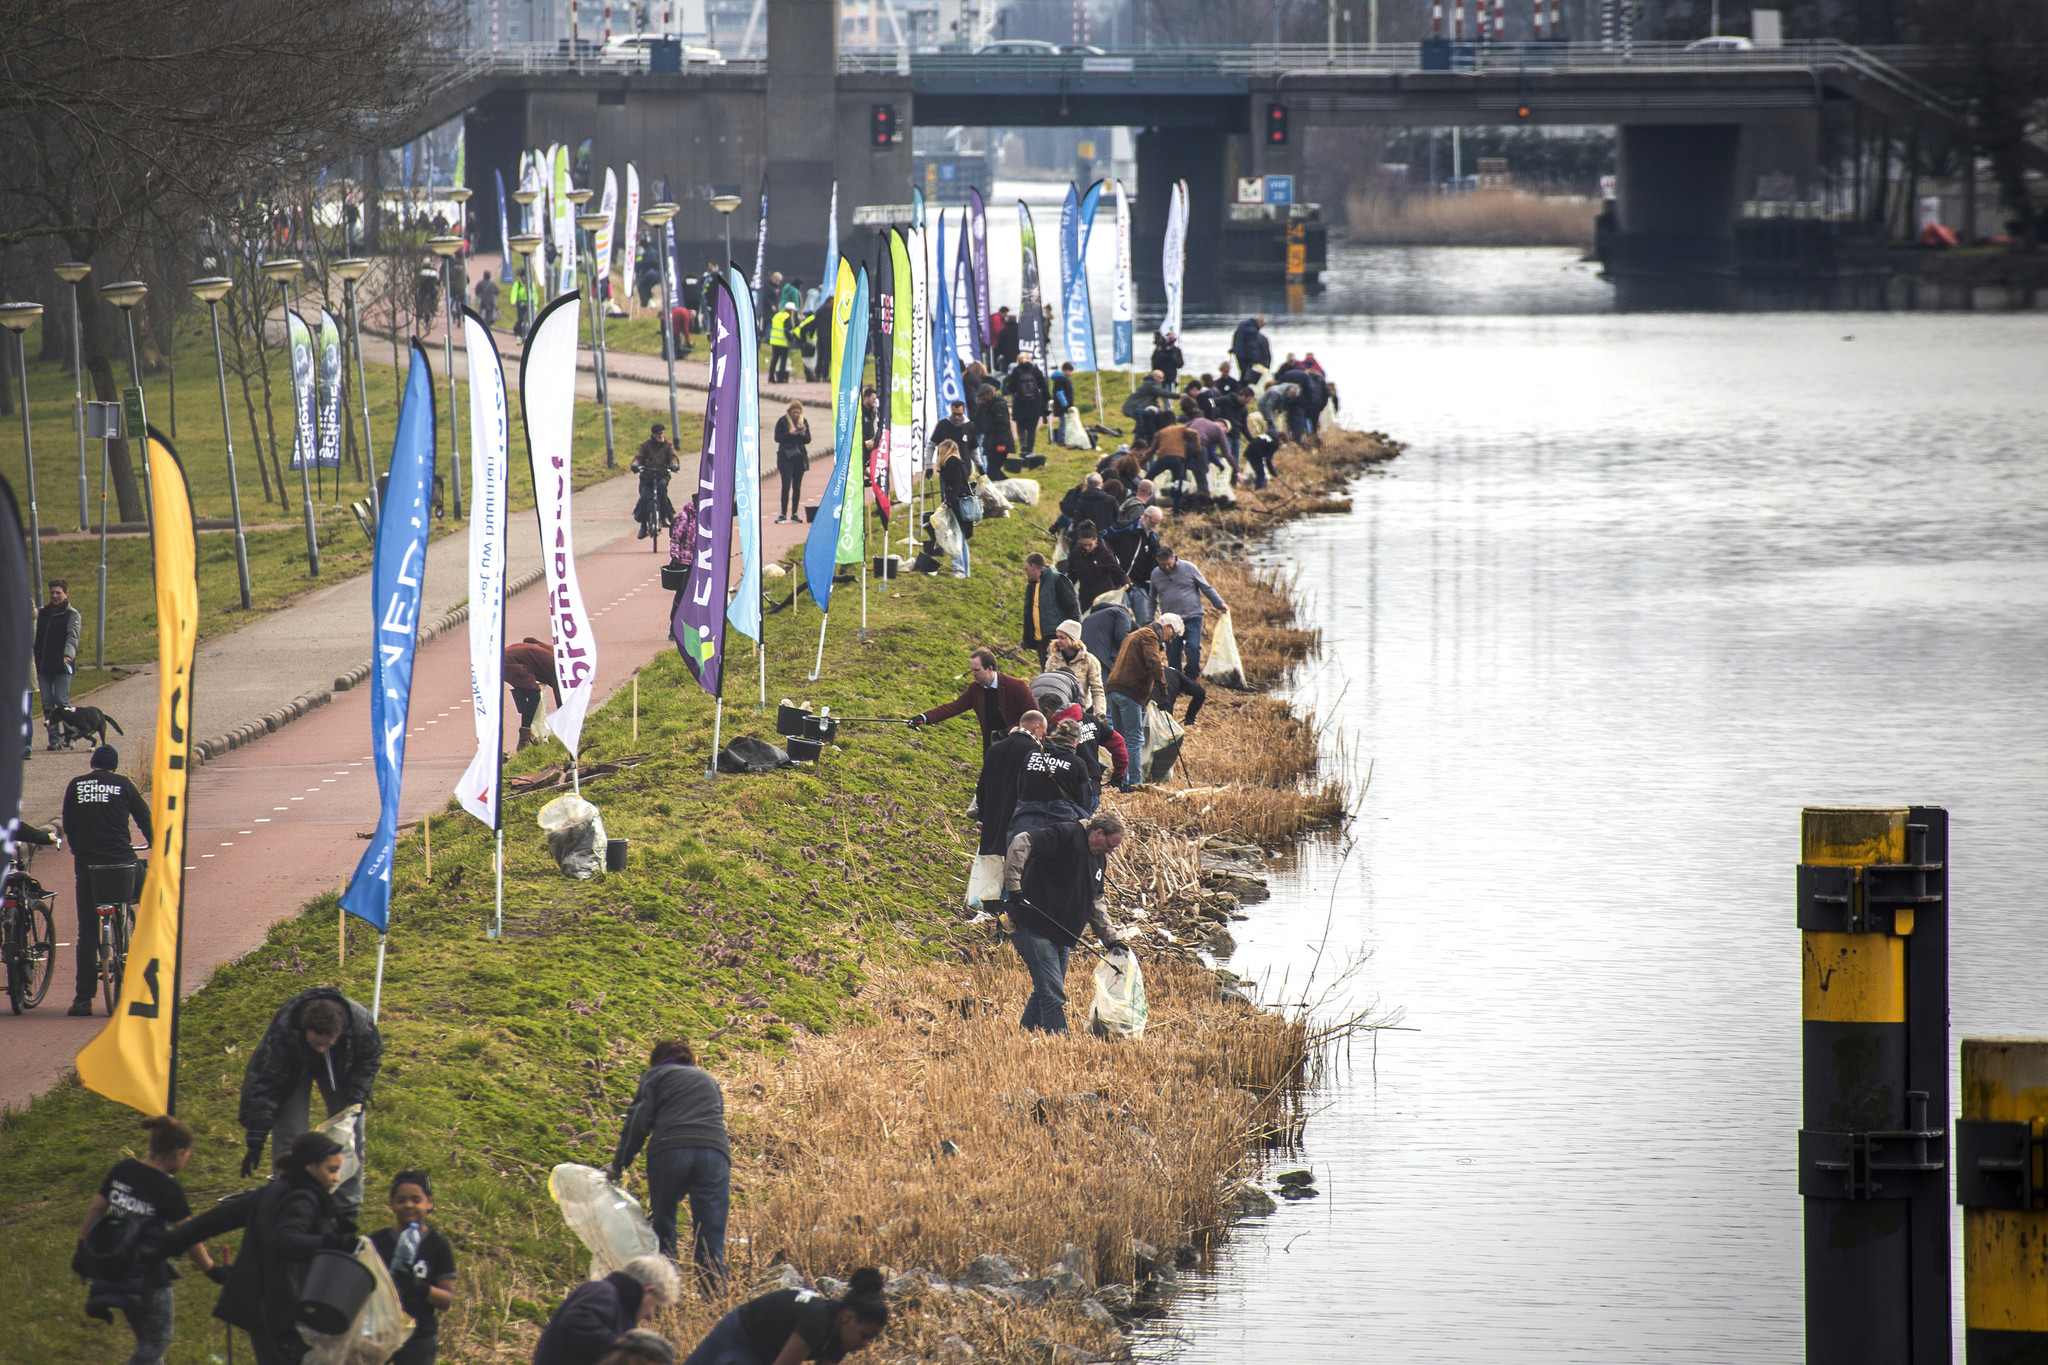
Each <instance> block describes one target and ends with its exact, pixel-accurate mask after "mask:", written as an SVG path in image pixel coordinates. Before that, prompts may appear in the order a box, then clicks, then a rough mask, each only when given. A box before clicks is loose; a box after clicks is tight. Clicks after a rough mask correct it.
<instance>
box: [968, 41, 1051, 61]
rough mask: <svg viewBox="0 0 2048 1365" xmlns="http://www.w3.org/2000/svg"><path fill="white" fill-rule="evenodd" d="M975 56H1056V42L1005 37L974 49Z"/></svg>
mask: <svg viewBox="0 0 2048 1365" xmlns="http://www.w3.org/2000/svg"><path fill="white" fill-rule="evenodd" d="M974 55H975V56H977V57H1057V56H1059V55H1060V45H1059V44H1058V43H1047V42H1041V41H1040V40H1038V39H1036V38H1005V39H1003V40H1002V41H1001V42H995V43H987V44H984V45H983V46H981V47H978V48H976V49H975V50H974Z"/></svg>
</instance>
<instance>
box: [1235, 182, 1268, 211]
mask: <svg viewBox="0 0 2048 1365" xmlns="http://www.w3.org/2000/svg"><path fill="white" fill-rule="evenodd" d="M1237 202H1238V203H1240V204H1263V203H1265V202H1266V177H1265V176H1263V175H1241V176H1239V177H1238V178H1237Z"/></svg>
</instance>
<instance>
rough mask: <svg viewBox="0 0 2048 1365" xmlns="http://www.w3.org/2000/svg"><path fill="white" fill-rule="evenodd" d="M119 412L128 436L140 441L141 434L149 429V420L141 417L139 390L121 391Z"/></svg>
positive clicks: (140, 394) (140, 395)
mask: <svg viewBox="0 0 2048 1365" xmlns="http://www.w3.org/2000/svg"><path fill="white" fill-rule="evenodd" d="M121 411H122V413H123V415H124V418H125V422H124V425H125V428H126V430H127V432H128V434H129V435H130V436H133V437H135V438H136V439H137V440H140V439H142V434H143V432H144V431H146V430H147V429H148V427H149V419H148V418H147V417H146V416H144V415H143V411H142V390H141V389H123V390H121Z"/></svg>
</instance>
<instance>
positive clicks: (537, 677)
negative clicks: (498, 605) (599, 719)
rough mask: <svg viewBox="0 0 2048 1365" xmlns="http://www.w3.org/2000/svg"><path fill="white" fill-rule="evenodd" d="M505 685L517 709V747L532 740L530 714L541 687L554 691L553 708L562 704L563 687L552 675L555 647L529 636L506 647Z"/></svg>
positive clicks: (536, 706) (538, 707)
mask: <svg viewBox="0 0 2048 1365" xmlns="http://www.w3.org/2000/svg"><path fill="white" fill-rule="evenodd" d="M505 685H506V686H507V687H509V688H511V689H512V703H513V705H515V706H517V707H518V708H519V747H520V748H522V749H524V748H525V747H526V746H527V745H529V744H531V743H533V713H534V712H536V711H538V710H539V709H540V690H541V689H542V688H543V687H545V688H546V689H547V690H548V691H550V692H552V693H554V694H555V709H556V710H558V711H559V710H560V709H561V707H562V688H561V684H560V683H559V682H558V681H557V680H556V678H555V647H554V646H553V645H550V644H545V643H543V642H542V641H539V640H536V639H534V638H533V637H532V636H531V635H529V636H527V637H526V638H525V639H524V640H521V641H520V642H519V643H518V644H516V645H507V646H505Z"/></svg>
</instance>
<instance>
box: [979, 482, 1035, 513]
mask: <svg viewBox="0 0 2048 1365" xmlns="http://www.w3.org/2000/svg"><path fill="white" fill-rule="evenodd" d="M989 487H990V488H992V489H994V490H995V491H996V492H998V493H1001V494H1002V495H1003V496H1004V497H1005V498H1007V499H1009V500H1010V501H1011V502H1014V503H1018V504H1021V505H1022V506H1025V507H1036V506H1038V480H1036V479H997V480H996V481H995V482H994V483H992V484H990V485H989Z"/></svg>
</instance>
